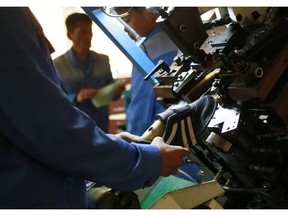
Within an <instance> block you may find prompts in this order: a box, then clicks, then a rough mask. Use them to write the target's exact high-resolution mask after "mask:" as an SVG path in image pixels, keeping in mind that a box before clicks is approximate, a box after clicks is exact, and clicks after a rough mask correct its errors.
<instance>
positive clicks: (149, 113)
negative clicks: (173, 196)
mask: <svg viewBox="0 0 288 216" xmlns="http://www.w3.org/2000/svg"><path fill="white" fill-rule="evenodd" d="M114 10H115V11H116V12H117V13H118V14H119V15H123V14H127V13H128V15H127V16H123V17H122V20H123V21H125V22H126V23H127V24H128V25H129V26H130V27H131V28H132V29H133V30H134V31H135V32H136V33H138V34H139V36H141V37H145V38H146V39H145V41H144V42H143V43H142V44H141V46H140V47H141V48H142V50H143V51H144V52H145V53H146V54H147V56H148V57H149V58H150V59H151V61H152V62H153V63H154V64H155V65H156V64H157V63H158V61H160V60H164V61H165V62H166V63H167V64H168V65H171V64H172V63H173V59H174V57H175V56H177V54H179V53H180V50H178V48H177V47H176V45H175V44H174V43H173V42H172V41H171V39H170V38H169V37H168V36H167V34H166V33H165V32H164V31H163V30H162V29H161V27H160V26H159V25H158V23H157V22H156V20H157V18H158V17H159V14H158V13H153V12H151V11H149V10H148V9H146V8H145V7H128V8H127V7H115V8H114ZM126 32H127V33H128V34H129V36H130V37H131V38H132V36H133V35H131V34H130V32H129V31H128V30H126ZM132 39H133V38H132ZM164 110H165V109H164V108H163V107H162V106H161V105H160V103H159V102H158V101H157V98H156V95H155V94H154V90H153V85H152V84H151V83H150V82H148V81H145V80H144V76H143V74H142V73H141V72H140V71H139V70H138V68H137V67H136V66H135V67H133V70H132V76H131V102H130V103H129V105H128V108H127V111H126V118H127V131H128V132H130V133H132V134H136V135H139V136H141V135H143V133H144V132H145V131H146V130H147V129H148V128H149V127H150V126H151V125H152V124H153V123H154V121H155V117H156V115H157V114H159V113H161V112H163V111H164ZM179 170H182V171H183V170H185V171H186V170H188V174H189V175H191V176H193V178H194V179H197V180H199V182H200V181H201V180H200V179H199V177H198V176H197V175H198V172H199V171H200V169H199V167H198V166H197V165H196V164H195V163H190V164H185V165H184V166H182V167H179ZM176 175H177V176H181V177H182V178H185V179H186V176H183V175H181V174H176ZM188 180H191V179H188Z"/></svg>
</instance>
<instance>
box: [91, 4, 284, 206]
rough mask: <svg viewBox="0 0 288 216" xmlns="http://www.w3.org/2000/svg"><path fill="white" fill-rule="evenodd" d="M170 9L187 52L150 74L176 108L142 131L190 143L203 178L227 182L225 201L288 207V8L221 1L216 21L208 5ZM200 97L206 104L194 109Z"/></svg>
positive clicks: (173, 31) (168, 23)
mask: <svg viewBox="0 0 288 216" xmlns="http://www.w3.org/2000/svg"><path fill="white" fill-rule="evenodd" d="M166 9H167V7H161V8H153V11H154V12H157V11H158V12H159V14H160V15H161V18H160V19H159V20H158V22H159V25H161V26H162V28H163V30H164V31H166V32H167V34H168V36H169V37H170V38H171V39H172V40H173V41H174V42H175V44H176V45H177V46H178V48H179V49H180V51H181V54H180V55H178V56H175V59H174V63H173V64H172V65H170V66H169V68H167V65H165V63H164V62H160V63H159V64H158V65H156V66H155V67H151V70H150V73H149V72H147V73H146V74H145V75H144V76H143V78H144V77H145V76H147V75H149V76H151V75H153V77H155V79H156V82H154V83H155V86H154V92H155V94H156V96H158V100H159V102H161V104H162V105H163V106H164V107H165V108H167V110H166V111H165V113H166V114H167V113H168V114H169V113H170V114H171V116H169V115H168V116H166V117H165V118H164V117H163V116H162V117H161V115H160V116H158V117H157V119H156V120H155V122H154V124H153V125H151V127H150V128H148V129H147V131H146V132H147V133H144V134H143V137H142V138H143V139H145V140H151V139H153V137H155V136H159V135H160V136H163V137H164V138H165V140H166V141H167V142H169V143H170V144H172V145H173V144H178V145H183V146H187V147H189V148H190V150H191V152H192V153H193V154H192V157H191V158H190V160H193V161H194V162H196V163H197V164H198V165H199V167H201V169H202V170H203V173H202V174H203V176H202V177H203V179H204V180H207V181H209V180H212V179H216V180H217V181H218V183H219V184H221V185H222V187H223V189H224V191H225V194H224V196H221V197H219V199H221V200H222V202H221V203H222V204H223V208H226V209H229V208H231V209H247V208H249V209H251V208H252V209H253V208H254V209H263V208H269V209H275V208H277V209H278V208H288V178H287V176H288V175H287V174H288V173H287V172H288V161H287V158H288V157H287V154H288V148H287V145H288V129H287V125H288V112H287V110H288V102H287V101H288V100H287V91H288V68H287V67H288V60H287V59H288V43H287V42H288V41H287V38H288V30H287V29H288V8H286V7H279V8H254V9H253V8H249V10H248V9H247V8H221V15H222V18H225V19H222V20H221V17H217V21H216V20H213V19H212V20H210V23H209V22H208V23H207V22H206V23H203V22H202V20H201V19H200V15H201V14H202V13H203V11H207V10H208V9H207V10H205V8H201V10H200V8H190V7H185V8H177V7H176V8H172V9H171V10H170V11H168V10H167V11H165V10H166ZM209 9H211V8H209ZM86 11H88V12H89V10H86ZM90 11H91V10H90ZM90 15H91V17H92V18H93V16H94V15H97V14H96V13H94V12H93V13H90ZM219 20H220V21H219ZM122 47H124V45H123V46H122ZM130 57H131V56H130ZM138 63H139V64H141V61H139V62H138ZM147 78H148V77H147ZM207 98H209V100H207ZM199 101H200V102H201V103H203V104H204V105H205V104H206V105H205V106H202V108H203V107H206V108H205V109H203V110H202V109H200V108H199V109H197V112H194V111H195V110H194V108H192V107H194V105H195V103H196V104H199ZM207 101H210V102H209V105H207V103H208V102H207ZM182 104H184V105H182ZM192 104H194V105H192ZM211 104H214V105H215V106H211ZM179 105H180V107H181V108H179V109H178V108H177V109H176V108H175V107H177V106H179ZM187 107H190V108H191V109H190V108H189V109H186V108H187ZM209 107H213V109H212V108H211V109H209ZM174 108H175V109H174ZM207 108H208V109H207ZM191 110H194V111H193V112H190V111H191ZM172 111H175V112H176V113H175V112H172ZM178 112H179V113H178ZM204 116H206V118H205V124H200V125H201V126H199V123H201V122H202V123H203V119H204V118H202V117H204Z"/></svg>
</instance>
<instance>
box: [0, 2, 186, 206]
mask: <svg viewBox="0 0 288 216" xmlns="http://www.w3.org/2000/svg"><path fill="white" fill-rule="evenodd" d="M0 26H1V29H0V47H1V49H0V164H1V167H0V185H1V187H0V208H6V209H12V208H22V209H27V208H28V209H31V208H38V209H39V208H45V209H47V208H54V209H57V208H58V209H59V208H86V207H87V203H86V202H87V201H86V198H87V197H86V185H85V180H89V181H92V182H99V183H101V184H103V185H106V186H108V187H111V188H114V189H115V190H121V191H133V190H135V189H138V188H143V187H148V186H150V185H152V184H153V183H154V182H155V181H156V180H157V179H158V177H159V176H167V175H170V174H173V173H176V172H177V168H178V167H179V166H182V165H183V164H184V162H183V161H184V160H183V157H184V158H185V157H187V156H189V155H190V152H189V150H188V149H186V148H183V147H181V146H172V145H167V144H165V143H164V142H163V139H162V138H161V137H156V138H155V139H154V140H153V141H152V144H151V145H147V144H142V143H141V141H140V140H139V136H135V135H132V134H130V133H128V132H122V133H120V134H117V135H112V134H106V133H104V132H103V131H102V130H101V129H99V127H98V126H97V125H96V124H95V122H94V121H93V120H92V119H91V118H90V117H89V116H88V115H86V114H85V113H84V112H82V111H81V110H79V109H78V108H76V107H75V106H73V105H72V104H71V103H70V101H69V100H68V99H67V96H66V94H65V92H64V91H63V90H62V88H61V87H60V80H59V77H58V75H57V73H56V70H55V67H54V64H53V61H52V59H51V57H50V53H51V51H53V49H52V46H51V44H50V43H49V41H48V40H47V39H46V38H45V36H44V34H43V30H42V28H41V26H40V24H39V23H38V22H37V20H36V18H35V17H34V16H33V14H32V13H31V11H30V10H29V9H28V8H18V7H12V8H9V7H3V8H0Z"/></svg>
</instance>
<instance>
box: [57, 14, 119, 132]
mask: <svg viewBox="0 0 288 216" xmlns="http://www.w3.org/2000/svg"><path fill="white" fill-rule="evenodd" d="M65 24H66V28H67V37H68V38H69V39H70V40H71V41H72V43H73V45H72V47H71V49H69V50H68V51H67V52H66V53H64V54H63V55H61V56H59V57H57V58H55V59H54V63H55V66H56V69H57V72H58V73H59V77H60V79H61V83H62V87H63V89H64V91H65V92H66V93H67V95H68V98H69V100H70V101H71V102H72V103H73V105H75V106H76V107H78V108H79V109H81V110H82V111H84V112H85V113H87V114H88V115H89V116H90V117H91V118H92V119H93V120H94V121H95V122H96V124H97V125H98V126H99V127H100V128H101V129H102V130H103V131H104V132H106V133H107V132H108V129H109V104H105V105H103V106H102V105H101V106H100V105H98V107H97V104H95V103H94V101H93V100H96V99H95V96H96V95H97V94H98V93H99V89H101V88H103V87H105V86H108V85H109V84H112V83H114V79H113V76H112V73H111V70H110V64H109V57H108V56H107V55H104V54H100V53H96V52H94V51H92V50H90V47H91V40H92V36H93V34H92V20H91V19H90V18H89V17H88V16H87V15H86V14H83V13H73V14H71V15H69V16H68V17H67V18H66V21H65ZM111 88H113V92H111V94H113V95H111V99H114V100H116V99H119V98H120V96H121V95H122V92H123V91H124V90H125V83H123V82H122V83H121V82H116V83H115V86H113V87H111ZM111 91H112V90H111ZM109 96H110V95H108V96H107V97H109Z"/></svg>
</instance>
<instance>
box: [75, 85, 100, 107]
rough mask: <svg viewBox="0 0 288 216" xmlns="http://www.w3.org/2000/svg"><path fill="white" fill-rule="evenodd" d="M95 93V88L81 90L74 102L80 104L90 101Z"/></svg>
mask: <svg viewBox="0 0 288 216" xmlns="http://www.w3.org/2000/svg"><path fill="white" fill-rule="evenodd" d="M97 92H98V90H97V89H95V88H82V89H80V91H79V92H78V94H77V98H76V100H77V102H78V103H81V102H82V101H84V100H87V99H92V98H93V97H94V96H95V95H96V94H97Z"/></svg>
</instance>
